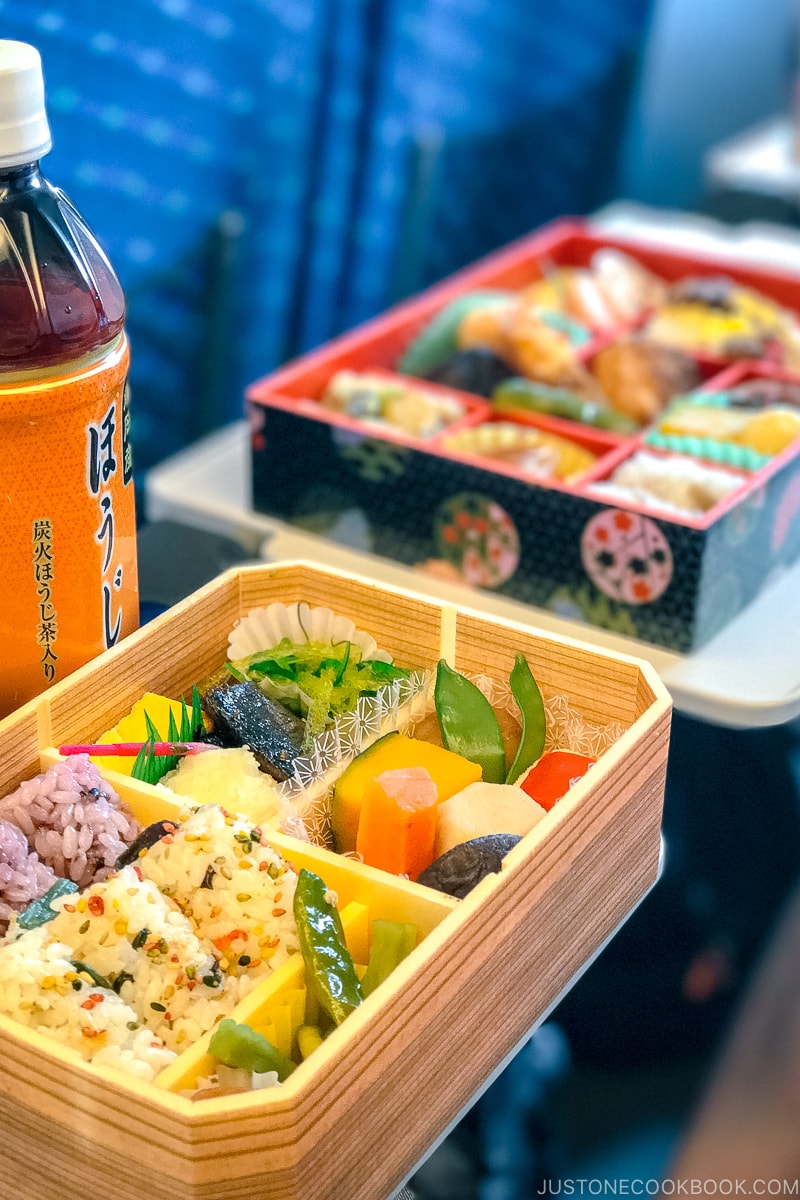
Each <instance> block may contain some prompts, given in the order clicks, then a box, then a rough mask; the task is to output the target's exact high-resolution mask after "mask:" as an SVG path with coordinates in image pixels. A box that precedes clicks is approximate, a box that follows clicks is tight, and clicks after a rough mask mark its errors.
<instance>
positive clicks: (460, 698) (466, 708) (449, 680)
mask: <svg viewBox="0 0 800 1200" xmlns="http://www.w3.org/2000/svg"><path fill="white" fill-rule="evenodd" d="M433 698H434V703H435V705H436V716H437V717H438V720H439V728H440V729H441V731H442V742H443V743H444V746H445V749H447V750H452V751H453V752H454V753H455V754H460V755H461V756H462V758H467V759H469V761H470V762H474V763H477V764H478V765H479V766H480V768H481V770H482V772H483V778H484V780H485V782H486V783H502V782H503V781H504V779H505V777H506V755H505V749H504V747H503V734H502V732H501V730H500V722H499V721H498V720H497V717H496V715H495V713H494V711H493V709H492V706H491V704H490V703H489V701H488V700H487V699H486V697H485V696H484V694H483V692H482V691H481V690H480V688H479V687H476V685H475V684H474V683H472V682H471V681H470V680H469V679H467V678H466V677H465V676H464V675H460V674H459V673H458V671H454V670H453V668H452V667H449V666H448V665H447V663H446V662H445V660H444V659H443V658H442V659H440V660H439V664H438V666H437V668H436V683H435V685H434V689H433Z"/></svg>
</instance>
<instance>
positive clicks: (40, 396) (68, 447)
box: [0, 163, 139, 717]
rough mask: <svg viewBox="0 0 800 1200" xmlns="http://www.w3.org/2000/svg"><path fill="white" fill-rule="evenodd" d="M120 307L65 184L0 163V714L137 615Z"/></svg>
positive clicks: (128, 627)
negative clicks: (1, 168) (61, 187)
mask: <svg viewBox="0 0 800 1200" xmlns="http://www.w3.org/2000/svg"><path fill="white" fill-rule="evenodd" d="M124 316H125V304H124V298H123V294H122V289H121V287H120V285H119V282H118V281H117V279H116V276H115V275H114V272H113V270H112V269H111V266H110V265H109V263H108V260H107V259H106V258H105V256H104V255H103V252H102V251H101V250H100V248H99V246H98V245H97V242H96V241H95V239H94V237H93V235H92V234H91V233H90V232H89V230H88V228H87V227H86V225H85V223H84V222H83V220H82V218H81V217H80V215H79V214H78V213H77V212H76V211H75V209H74V208H73V207H72V205H71V204H70V202H69V201H68V200H67V198H66V197H65V196H64V195H63V193H61V192H60V191H58V189H56V188H54V187H52V186H51V185H50V184H49V183H48V182H47V181H46V180H45V179H44V178H43V176H42V175H41V173H40V171H39V168H38V164H36V163H33V164H27V165H25V166H22V167H19V168H15V169H13V170H10V171H6V172H0V510H2V511H0V564H2V566H1V567H0V717H2V716H3V715H5V714H7V713H9V712H11V711H12V710H13V709H14V708H16V707H18V706H19V705H20V704H22V703H24V702H25V701H26V700H29V699H31V698H32V697H33V696H36V695H37V694H38V693H40V692H41V691H43V690H44V689H45V688H46V687H48V686H50V685H51V684H53V683H56V682H57V681H59V680H60V679H63V678H64V676H66V675H67V674H69V673H70V672H71V671H73V670H74V669H75V668H76V667H78V666H80V665H82V664H83V663H85V662H87V661H88V660H89V659H90V658H92V657H93V656H94V655H96V654H99V653H100V652H101V651H103V650H104V649H106V648H107V647H109V646H113V645H115V644H116V643H117V642H118V641H119V640H120V639H121V638H123V637H124V636H125V635H126V634H128V633H130V632H131V631H132V630H133V629H135V628H136V626H137V624H138V619H139V607H138V585H137V569H136V515H135V507H134V494H133V472H132V464H131V452H130V444H129V431H130V417H129V412H128V404H127V389H126V378H127V371H128V357H129V356H128V344H127V339H126V337H125V333H124V329H123V322H124Z"/></svg>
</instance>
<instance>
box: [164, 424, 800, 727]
mask: <svg viewBox="0 0 800 1200" xmlns="http://www.w3.org/2000/svg"><path fill="white" fill-rule="evenodd" d="M145 511H146V514H147V517H148V519H149V520H151V521H157V520H172V521H179V522H181V523H183V524H186V525H190V526H192V527H195V528H200V529H206V530H209V531H210V532H213V533H222V534H228V535H230V536H232V537H236V538H238V539H239V541H241V542H242V543H243V544H244V545H245V546H246V547H247V548H248V550H250V551H251V552H252V553H253V554H260V555H261V557H263V558H265V559H267V560H268V561H273V562H278V561H280V560H281V559H295V558H303V559H308V560H310V561H314V562H319V563H327V564H333V565H336V566H338V567H341V568H344V569H347V570H352V571H355V572H356V573H358V574H362V575H370V576H372V577H373V578H376V579H379V580H381V581H383V582H386V583H391V584H397V585H399V586H402V587H407V588H410V589H412V590H416V591H420V590H425V591H427V592H428V593H429V594H430V595H432V596H436V597H437V598H440V599H444V600H451V601H454V602H456V603H463V604H467V605H470V606H471V607H473V608H479V609H481V610H482V611H484V612H488V613H491V614H494V615H497V616H499V617H504V618H506V619H510V620H514V621H520V622H523V623H525V624H529V625H535V626H537V627H539V628H541V629H546V630H552V631H554V632H557V633H565V634H568V635H569V636H572V637H577V638H580V639H582V640H583V641H589V642H592V643H593V644H594V645H597V646H604V647H608V648H610V649H614V650H619V651H621V652H622V653H626V654H633V655H635V656H636V657H638V658H644V659H646V660H647V661H648V662H650V663H652V664H653V666H654V667H655V668H656V670H657V671H658V673H659V675H660V676H661V678H662V680H663V681H664V683H665V684H666V686H667V687H668V688H669V691H670V693H671V695H672V698H673V701H674V703H675V707H676V708H677V709H679V710H680V711H681V712H684V713H686V714H687V715H689V716H692V717H698V718H700V719H701V720H705V721H710V722H712V723H714V724H718V725H726V726H729V727H732V728H740V729H743V728H756V727H760V726H767V725H779V724H782V723H783V722H785V721H789V720H792V719H793V718H794V717H796V716H798V715H800V619H799V618H800V599H798V598H799V597H800V563H798V564H797V565H795V566H794V567H793V568H792V569H791V570H789V571H787V572H786V573H785V574H784V575H783V576H782V577H781V578H780V579H776V580H775V581H774V582H773V583H772V584H771V585H770V586H769V587H768V588H767V589H765V591H764V592H762V593H761V595H760V596H759V597H757V599H756V600H755V601H754V602H753V603H752V604H750V605H749V606H748V607H747V608H746V609H745V610H744V611H743V612H742V613H740V614H739V616H738V617H736V618H735V620H733V621H732V622H731V623H730V625H728V626H727V627H726V628H725V629H724V630H722V632H721V633H720V634H718V635H717V637H716V638H714V639H713V641H711V642H709V643H708V644H707V645H706V646H704V647H703V648H702V650H699V651H697V652H696V653H694V654H689V655H680V654H675V653H673V652H671V651H669V650H665V649H663V648H662V647H659V646H653V645H651V644H650V643H648V642H640V641H637V640H635V639H633V638H627V637H622V636H620V635H618V634H614V633H610V632H608V631H606V630H603V629H596V628H595V627H594V626H591V625H584V624H580V623H578V622H576V621H572V620H567V619H565V618H563V617H557V616H555V615H554V614H553V613H551V612H547V611H546V610H544V609H540V608H534V607H532V606H531V605H527V604H522V603H520V602H518V601H513V600H509V599H508V598H507V597H504V596H498V595H496V594H494V593H493V592H488V591H482V590H476V589H473V588H470V587H468V586H466V585H462V584H455V583H450V582H448V581H445V580H439V579H434V578H431V577H429V576H426V575H421V574H419V573H418V572H416V571H413V570H412V569H411V568H410V567H404V566H401V565H399V564H398V563H395V562H392V561H391V560H389V559H386V558H382V557H379V556H378V555H377V554H372V553H368V552H366V551H365V550H364V549H363V548H359V537H360V533H361V530H360V527H359V523H358V521H357V519H354V520H353V521H352V524H351V525H350V526H349V527H348V526H347V523H346V522H345V523H344V525H343V526H342V527H341V528H340V530H339V536H343V537H347V538H348V539H349V540H352V541H353V542H354V543H355V545H354V546H352V547H351V546H346V545H341V544H339V543H337V542H332V541H329V540H328V539H326V538H323V537H319V536H316V535H314V534H311V533H305V532H304V531H302V530H300V529H298V528H296V527H295V526H291V525H287V524H286V523H285V522H282V521H278V520H276V519H274V518H272V517H266V516H263V515H261V514H260V513H256V512H254V511H253V510H252V507H251V501H250V457H249V445H248V432H247V425H246V423H245V422H244V421H241V422H237V423H236V424H234V425H229V426H227V427H226V428H225V429H222V430H220V431H219V432H217V433H214V434H212V435H210V436H209V437H207V438H205V439H204V440H203V441H201V442H197V443H196V444H195V445H194V446H192V447H190V448H189V449H188V450H184V451H183V452H182V453H181V454H178V455H176V456H175V457H174V458H171V459H168V460H167V461H166V462H164V463H162V464H161V465H160V466H158V467H155V468H153V469H152V470H151V471H150V472H149V474H148V476H147V479H146V488H145Z"/></svg>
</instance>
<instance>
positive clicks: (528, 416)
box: [432, 410, 629, 491]
mask: <svg viewBox="0 0 800 1200" xmlns="http://www.w3.org/2000/svg"><path fill="white" fill-rule="evenodd" d="M507 427H515V428H517V429H518V431H519V433H520V436H521V437H522V438H523V439H524V436H525V432H526V430H527V431H533V430H538V431H540V432H541V433H543V434H544V435H545V439H546V436H547V435H553V436H555V437H557V438H559V439H563V440H565V441H567V442H569V443H572V444H574V445H575V446H576V447H577V448H578V449H582V450H586V451H588V453H590V454H593V455H594V456H595V459H594V461H593V462H590V463H589V464H588V465H587V466H586V467H584V468H583V469H582V470H581V471H580V474H579V475H575V476H574V477H572V478H569V479H560V478H558V477H556V476H554V475H547V474H546V473H542V474H537V473H536V472H535V471H533V470H526V469H525V467H524V466H520V465H518V464H516V463H513V462H511V461H506V460H504V459H503V458H502V456H500V455H499V454H498V453H493V452H492V450H493V448H494V449H496V450H498V451H499V450H501V449H502V446H503V445H504V444H506V446H507V438H505V437H504V436H503V435H504V434H505V433H506V432H507ZM493 430H494V431H495V434H496V436H495V437H494V438H493V436H492V432H493ZM627 440H629V439H626V441H627ZM534 444H535V443H534ZM620 444H621V439H620V438H619V437H615V436H614V435H613V434H607V433H604V432H603V431H602V430H595V429H590V428H589V427H588V426H586V425H578V424H577V423H576V422H574V421H563V420H559V419H558V418H554V417H546V416H540V415H539V414H536V413H523V412H520V413H514V414H513V415H512V414H501V413H495V412H492V411H491V410H490V411H489V412H488V413H485V414H476V415H475V416H474V417H473V418H472V420H470V421H465V422H462V423H461V424H460V425H459V426H458V428H455V427H454V428H453V429H449V430H445V431H444V432H442V433H440V434H437V436H436V438H435V439H434V441H433V444H432V448H433V449H435V450H436V451H437V453H439V454H442V455H446V456H448V457H450V458H455V459H460V460H462V461H464V462H465V463H470V464H472V465H477V466H480V467H483V468H484V469H485V470H491V471H497V472H499V473H500V474H507V475H509V476H510V477H511V478H513V479H519V480H520V481H521V482H524V483H530V484H536V485H538V486H540V487H548V488H550V487H553V488H557V489H564V490H566V491H570V490H572V489H573V488H574V487H576V486H578V485H579V484H581V483H583V482H584V480H586V479H587V478H593V477H594V475H595V474H596V473H597V472H598V471H600V470H602V464H603V462H604V461H605V459H606V457H607V456H608V455H609V454H612V453H613V452H614V451H616V450H617V448H618V447H619V445H620ZM523 450H524V447H523V446H520V452H522V451H523Z"/></svg>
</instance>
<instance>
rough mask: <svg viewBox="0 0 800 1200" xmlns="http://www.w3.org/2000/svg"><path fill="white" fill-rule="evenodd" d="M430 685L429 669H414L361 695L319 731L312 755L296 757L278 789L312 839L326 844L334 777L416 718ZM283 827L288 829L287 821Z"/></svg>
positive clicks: (424, 705)
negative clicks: (349, 709)
mask: <svg viewBox="0 0 800 1200" xmlns="http://www.w3.org/2000/svg"><path fill="white" fill-rule="evenodd" d="M431 687H432V676H431V673H430V672H429V671H413V672H412V673H411V674H410V675H409V676H408V677H407V678H405V679H395V680H393V681H392V682H391V683H387V684H386V685H385V686H384V687H382V688H379V689H378V691H377V692H376V694H375V695H374V696H361V697H359V700H358V704H357V705H356V707H355V709H354V710H353V711H352V712H349V713H344V714H342V716H341V717H339V719H338V720H337V721H336V722H335V724H334V725H333V726H332V727H331V728H330V729H326V730H325V731H324V732H323V733H321V734H320V735H319V737H318V738H317V739H316V741H315V743H314V748H313V750H312V751H311V753H310V754H308V755H304V756H303V757H302V758H298V759H295V762H294V774H293V775H292V776H291V777H290V778H289V779H287V780H285V782H284V783H282V784H281V785H280V789H279V790H280V792H281V795H282V796H283V797H284V798H285V799H286V800H289V801H290V802H291V804H292V805H293V806H294V809H295V810H296V812H297V813H298V815H299V816H300V818H301V819H302V821H303V824H304V826H305V829H306V832H307V833H308V836H309V838H310V840H311V841H312V842H315V843H316V844H317V845H320V846H323V845H326V844H327V838H328V829H329V824H330V822H329V811H330V805H329V796H330V790H331V785H332V782H333V780H334V779H335V778H336V776H337V775H339V774H340V773H341V771H342V769H343V768H344V767H345V766H346V765H347V763H349V762H350V761H351V759H353V758H355V757H356V755H357V754H360V753H361V751H362V750H364V749H366V747H367V746H368V745H369V744H370V742H373V741H375V739H376V738H378V737H381V736H382V735H383V734H384V733H389V732H391V731H392V730H393V729H401V730H405V729H407V728H408V726H409V725H410V724H411V722H412V721H413V720H414V719H417V720H418V719H419V715H418V714H419V711H420V709H421V710H423V711H427V706H428V701H427V697H428V695H429V693H430V691H431ZM284 830H285V832H287V833H290V832H292V831H291V829H289V828H286V827H285V826H284Z"/></svg>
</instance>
